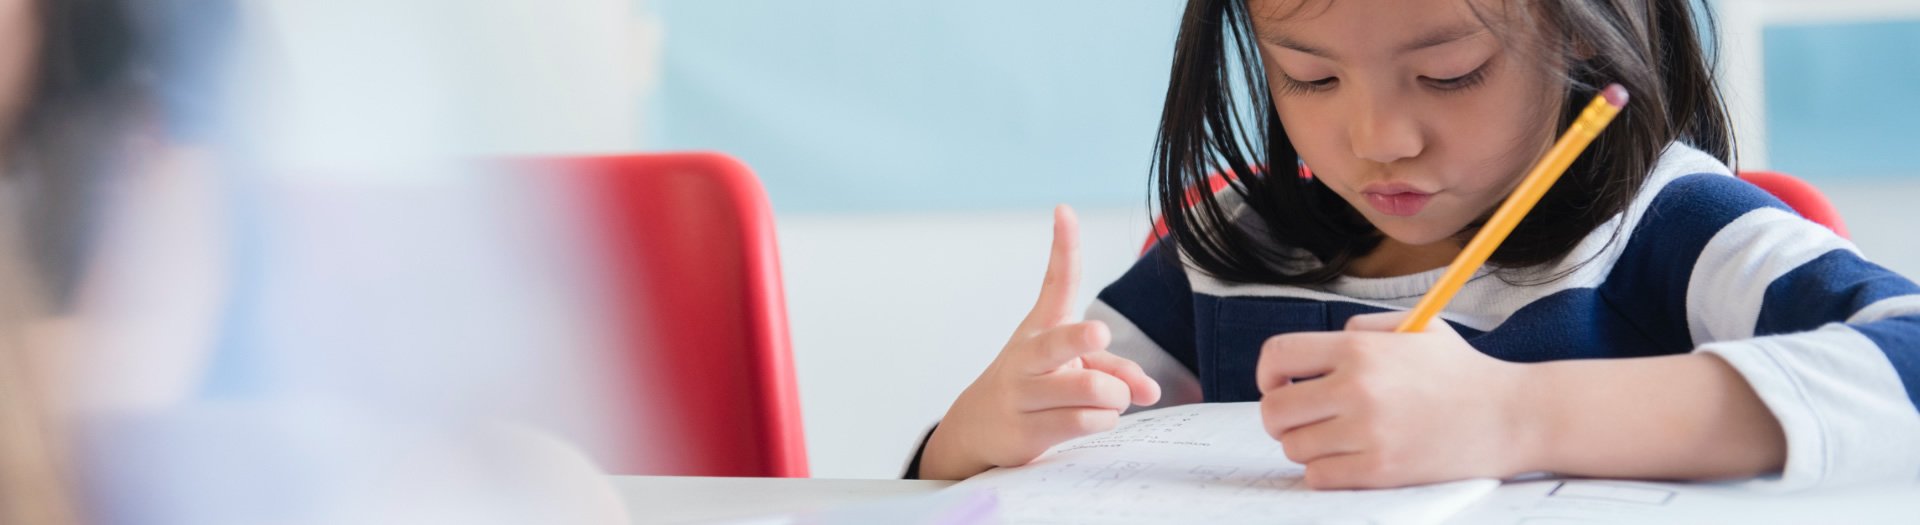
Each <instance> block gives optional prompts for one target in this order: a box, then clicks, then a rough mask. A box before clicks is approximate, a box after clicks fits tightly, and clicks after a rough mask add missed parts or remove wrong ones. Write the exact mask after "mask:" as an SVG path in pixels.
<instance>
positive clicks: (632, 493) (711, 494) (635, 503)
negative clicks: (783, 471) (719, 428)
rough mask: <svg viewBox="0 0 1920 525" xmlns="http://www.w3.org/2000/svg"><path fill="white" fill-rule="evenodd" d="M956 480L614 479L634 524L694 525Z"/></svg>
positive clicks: (917, 490) (922, 490) (925, 489)
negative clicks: (693, 524) (684, 524)
mask: <svg viewBox="0 0 1920 525" xmlns="http://www.w3.org/2000/svg"><path fill="white" fill-rule="evenodd" d="M952 484H953V482H951V481H919V480H898V479H784V478H703V477H670V476H613V487H614V490H616V491H618V492H619V493H620V498H621V499H622V500H625V501H626V504H627V513H628V514H629V515H631V516H632V517H633V522H634V523H644V524H666V523H689V522H702V521H712V520H722V519H731V518H748V517H753V516H765V515H769V514H781V513H789V512H802V511H807V510H816V509H823V508H828V507H834V506H838V505H845V504H849V503H859V502H864V501H872V500H879V499H885V498H890V497H897V496H908V495H914V494H926V493H930V492H934V491H937V490H940V489H943V488H946V487H947V486H948V485H952Z"/></svg>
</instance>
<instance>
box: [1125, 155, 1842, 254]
mask: <svg viewBox="0 0 1920 525" xmlns="http://www.w3.org/2000/svg"><path fill="white" fill-rule="evenodd" d="M1303 170H1304V168H1303ZM1302 175H1303V176H1311V175H1309V174H1307V173H1306V172H1304V171H1303V172H1302ZM1230 178H1232V175H1230V174H1229V175H1226V176H1225V177H1223V176H1221V175H1214V176H1212V177H1208V178H1207V187H1208V188H1209V190H1208V191H1220V190H1222V189H1225V188H1226V187H1227V180H1228V179H1230ZM1740 180H1744V181H1747V183H1749V184H1752V185H1754V186H1759V187H1760V189H1762V190H1766V191H1767V193H1771V194H1773V196H1774V198H1778V199H1780V200H1781V201H1782V202H1785V203H1787V207H1788V208H1792V209H1793V211H1794V212H1795V213H1799V214H1800V216H1801V217H1806V218H1807V220H1810V221H1813V222H1815V223H1818V224H1820V225H1821V226H1826V227H1827V229H1829V230H1833V233H1835V234H1839V235H1840V237H1841V238H1843V239H1846V238H1851V237H1849V236H1848V235H1847V225H1846V223H1845V222H1844V221H1841V220H1840V211H1839V210H1836V209H1834V207H1833V203H1832V202H1830V201H1828V200H1827V196H1826V195H1825V194H1822V193H1820V189H1819V188H1815V187H1813V185H1812V184H1809V183H1807V181H1803V180H1800V179H1798V178H1795V177H1794V176H1792V175H1787V174H1785V173H1779V172H1773V171H1742V172H1740ZM1187 198H1188V199H1189V200H1191V199H1194V198H1196V197H1195V196H1194V195H1191V194H1189V195H1188V196H1187ZM1166 235H1167V221H1166V219H1163V218H1159V217H1155V218H1154V219H1153V231H1152V232H1151V233H1148V234H1147V242H1146V243H1145V244H1142V245H1141V246H1140V255H1146V254H1147V250H1150V249H1153V245H1154V244H1156V243H1159V242H1160V238H1161V237H1165V236H1166Z"/></svg>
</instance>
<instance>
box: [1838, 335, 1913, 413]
mask: <svg viewBox="0 0 1920 525" xmlns="http://www.w3.org/2000/svg"><path fill="white" fill-rule="evenodd" d="M1853 329H1854V330H1858V331H1860V334H1861V335H1865V336H1867V339H1872V340H1873V344H1874V345H1877V346H1879V347H1880V351H1881V352H1883V353H1886V354H1887V361H1888V362H1890V363H1892V364H1893V372H1894V373H1895V374H1897V375H1899V376H1900V384H1901V385H1902V386H1904V387H1905V388H1906V390H1907V402H1908V403H1912V404H1913V406H1914V407H1915V409H1920V315H1909V316H1904V317H1893V318H1887V319H1881V320H1879V321H1874V322H1871V323H1861V324H1857V325H1853Z"/></svg>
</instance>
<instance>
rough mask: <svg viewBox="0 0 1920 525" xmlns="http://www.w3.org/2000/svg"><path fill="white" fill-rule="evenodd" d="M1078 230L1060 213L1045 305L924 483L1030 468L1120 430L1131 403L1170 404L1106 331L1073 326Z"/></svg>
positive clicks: (969, 408)
mask: <svg viewBox="0 0 1920 525" xmlns="http://www.w3.org/2000/svg"><path fill="white" fill-rule="evenodd" d="M1077 229H1078V225H1077V223H1076V221H1075V218H1074V215H1073V210H1072V209H1071V208H1068V207H1066V206H1065V205H1061V206H1059V207H1057V208H1054V212H1053V253H1052V255H1051V256H1050V257H1049V259H1048V261H1047V277H1046V280H1045V281H1044V282H1043V283H1041V285H1040V300H1039V302H1038V303H1036V304H1034V306H1033V311H1032V312H1030V313H1028V314H1027V318H1026V319H1025V320H1023V321H1021V322H1020V327H1019V328H1018V329H1016V330H1014V333H1013V338H1012V339H1011V340H1009V341H1007V346H1006V347H1004V348H1002V349H1001V350H1000V355H999V357H996V358H994V360H993V363H992V364H989V365H987V370H986V371H985V372H981V373H980V377H979V378H978V379H975V380H974V381H973V384H972V385H969V386H968V387H967V389H966V390H965V391H962V392H961V393H960V397H959V399H956V400H954V402H953V407H952V408H950V409H948V410H947V415H946V417H945V418H943V419H941V421H940V426H939V427H938V428H936V429H935V430H934V432H933V435H932V436H931V437H929V438H928V439H927V446H926V449H925V450H924V451H923V452H922V455H921V458H920V477H921V478H923V479H963V478H967V477H971V476H973V475H974V474H979V473H981V472H983V471H986V470H987V469H989V468H993V467H1011V466H1018V465H1025V464H1027V462H1029V461H1033V459H1034V458H1036V457H1039V456H1040V453H1042V452H1046V450H1047V448H1048V447H1052V446H1053V445H1056V444H1059V443H1060V442H1062V441H1066V440H1068V439H1073V438H1076V437H1080V436H1084V435H1087V434H1091V433H1094V432H1100V431H1103V430H1107V429H1111V428H1113V426H1114V425H1115V424H1116V423H1117V422H1118V420H1119V417H1120V413H1121V412H1123V411H1125V410H1126V409H1127V407H1128V406H1129V404H1134V405H1151V404H1153V403H1155V402H1158V401H1159V400H1160V385H1159V384H1158V383H1155V382H1154V381H1153V378H1151V377H1148V376H1147V374H1146V372H1145V371H1143V370H1141V369H1140V365H1139V364H1136V363H1134V362H1133V361H1129V360H1127V359H1125V358H1122V357H1120V356H1117V355H1113V354H1111V353H1108V352H1107V351H1106V350H1107V343H1108V341H1109V340H1110V339H1111V334H1110V333H1109V332H1108V331H1107V326H1106V324H1105V323H1101V322H1099V321H1081V322H1077V323H1073V322H1068V321H1070V320H1072V317H1073V314H1072V303H1073V293H1074V287H1075V286H1076V285H1077V283H1078V281H1079V280H1080V275H1079V274H1080V265H1079V259H1078V258H1079V247H1078V246H1076V243H1077V240H1076V237H1077V235H1078V233H1077Z"/></svg>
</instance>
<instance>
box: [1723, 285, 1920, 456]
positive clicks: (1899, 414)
mask: <svg viewBox="0 0 1920 525" xmlns="http://www.w3.org/2000/svg"><path fill="white" fill-rule="evenodd" d="M1700 351H1702V352H1709V353H1712V354H1714V355H1718V356H1720V358H1721V359H1724V360H1726V361H1727V363H1728V364H1730V365H1732V366H1733V368H1734V369H1735V370H1737V371H1739V372H1740V375H1741V377H1742V378H1744V379H1746V381H1747V385H1748V386H1750V387H1752V388H1753V391H1754V393H1755V394H1758V395H1759V396H1760V400H1761V402H1763V403H1765V404H1766V405H1767V409H1768V410H1769V411H1771V412H1772V413H1773V416H1774V418H1775V419H1776V420H1778V421H1779V422H1780V427H1781V429H1782V430H1784V431H1785V432H1786V436H1787V464H1786V469H1785V471H1784V472H1783V473H1782V476H1781V479H1779V480H1777V481H1771V482H1765V483H1762V484H1773V485H1776V486H1777V488H1781V489H1788V490H1793V489H1802V488H1808V487H1812V486H1816V485H1825V486H1841V485H1850V484H1860V483H1876V482H1877V483H1886V482H1911V481H1913V480H1914V479H1915V475H1916V474H1920V447H1915V446H1913V444H1914V443H1920V413H1917V412H1915V411H1914V406H1913V404H1912V402H1911V401H1909V400H1908V398H1907V392H1906V389H1905V388H1904V387H1903V386H1902V383H1901V379H1900V376H1899V373H1898V372H1896V371H1894V369H1893V364H1892V363H1891V362H1889V361H1888V360H1887V355H1886V352H1884V351H1882V350H1881V349H1880V347H1878V346H1876V345H1875V344H1874V343H1873V340H1871V339H1868V338H1867V337H1866V336H1864V335H1861V334H1860V332H1858V331H1855V330H1854V329H1853V328H1851V327H1848V326H1846V325H1841V324H1837V323H1835V324H1828V325H1826V326H1825V327H1822V328H1820V329H1819V330H1814V331H1810V332H1801V333H1797V334H1787V335H1776V336H1769V337H1761V338H1755V339H1747V340H1742V341H1728V342H1722V343H1713V344H1709V345H1706V346H1703V347H1701V348H1700Z"/></svg>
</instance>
